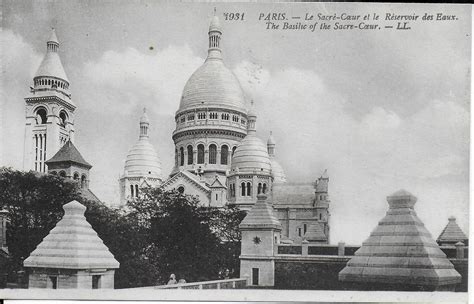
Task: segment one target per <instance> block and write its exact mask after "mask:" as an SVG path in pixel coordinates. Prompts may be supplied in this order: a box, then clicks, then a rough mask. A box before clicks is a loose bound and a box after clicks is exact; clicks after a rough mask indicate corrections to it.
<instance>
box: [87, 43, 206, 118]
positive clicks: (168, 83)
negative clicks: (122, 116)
mask: <svg viewBox="0 0 474 304" xmlns="http://www.w3.org/2000/svg"><path fill="white" fill-rule="evenodd" d="M202 62H203V59H202V58H200V57H197V56H195V55H194V54H193V53H192V51H191V49H190V48H189V46H187V45H184V46H173V45H172V46H168V47H167V48H165V49H162V50H158V51H154V52H151V51H150V54H144V53H142V52H140V51H138V50H136V49H134V48H127V49H126V50H125V51H124V52H116V51H107V52H105V53H104V54H103V55H102V56H101V58H99V59H98V60H97V61H90V62H87V63H86V64H85V65H84V68H83V79H84V80H87V82H89V83H90V85H91V86H92V90H93V91H94V94H95V97H96V98H100V100H101V106H102V107H105V108H109V110H111V111H129V110H131V109H133V108H134V107H135V106H137V105H140V106H141V105H143V104H148V105H149V106H151V107H152V108H153V110H154V111H155V112H156V113H161V114H168V115H169V114H171V115H173V114H174V112H175V111H176V104H177V102H179V98H180V95H181V92H182V90H183V87H184V84H185V83H186V80H187V79H188V78H189V76H191V74H192V72H194V70H196V69H197V68H198V67H199V66H200V65H201V64H202ZM90 101H91V103H87V102H86V103H85V106H87V107H90V108H97V104H96V103H95V101H93V100H92V99H91V100H90Z"/></svg>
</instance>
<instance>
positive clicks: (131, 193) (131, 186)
mask: <svg viewBox="0 0 474 304" xmlns="http://www.w3.org/2000/svg"><path fill="white" fill-rule="evenodd" d="M133 194H134V191H133V185H130V197H132V198H133V196H134V195H133Z"/></svg>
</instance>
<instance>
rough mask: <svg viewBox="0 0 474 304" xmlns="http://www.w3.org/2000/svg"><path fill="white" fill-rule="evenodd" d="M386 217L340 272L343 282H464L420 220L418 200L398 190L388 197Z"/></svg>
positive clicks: (410, 283)
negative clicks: (417, 213) (416, 203)
mask: <svg viewBox="0 0 474 304" xmlns="http://www.w3.org/2000/svg"><path fill="white" fill-rule="evenodd" d="M387 201H388V203H389V206H390V207H389V210H388V211H387V214H386V216H385V217H384V218H383V219H382V220H381V221H380V222H379V224H378V226H377V227H376V228H375V229H374V230H373V231H372V233H371V234H370V236H369V238H368V239H367V240H366V241H365V242H363V243H362V247H361V248H360V249H359V250H357V251H356V253H355V256H354V257H353V258H352V259H351V260H350V261H349V262H348V263H347V266H346V267H345V268H344V269H343V270H342V271H341V272H340V273H339V279H340V280H342V281H349V282H360V283H386V284H405V285H407V284H408V285H417V286H420V285H424V286H434V287H437V286H441V285H452V284H457V283H459V282H461V275H460V274H459V273H458V272H457V271H456V270H455V269H454V266H453V265H452V264H451V262H450V261H449V260H448V259H447V258H446V255H445V254H444V253H443V251H441V249H440V248H439V247H438V244H437V243H436V242H435V241H434V240H433V238H432V237H431V234H430V233H429V232H428V230H427V229H426V228H425V226H424V224H423V223H422V222H421V220H420V219H419V218H418V217H417V215H416V212H415V210H414V209H413V206H414V205H415V202H416V197H415V196H413V195H412V194H410V193H409V192H407V191H404V190H403V191H398V192H396V193H394V194H393V195H391V196H389V197H387Z"/></svg>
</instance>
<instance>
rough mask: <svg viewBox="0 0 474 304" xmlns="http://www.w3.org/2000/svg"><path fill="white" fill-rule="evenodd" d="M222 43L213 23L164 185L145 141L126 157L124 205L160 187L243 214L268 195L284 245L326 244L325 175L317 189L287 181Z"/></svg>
mask: <svg viewBox="0 0 474 304" xmlns="http://www.w3.org/2000/svg"><path fill="white" fill-rule="evenodd" d="M222 38H223V31H222V27H221V25H220V23H219V19H218V18H217V16H214V17H213V18H212V20H211V23H210V26H209V31H208V39H209V48H208V55H207V59H206V60H205V62H204V63H203V65H202V66H201V67H199V68H198V69H197V70H196V71H195V72H194V73H193V74H192V75H191V77H190V78H189V80H188V81H187V83H186V85H185V86H184V89H183V93H182V97H181V100H180V103H179V107H178V110H177V111H176V115H175V120H176V129H175V131H174V132H173V134H172V139H173V141H174V144H175V160H174V161H175V164H174V168H173V169H172V172H171V173H170V175H169V178H168V179H165V180H164V181H163V182H162V183H161V175H160V174H161V166H159V165H158V164H159V159H158V157H157V156H156V153H155V152H154V149H153V148H152V146H151V144H150V143H149V142H148V137H146V148H140V149H134V148H132V149H131V150H130V151H131V152H129V156H127V163H126V165H125V170H124V172H125V173H124V175H123V176H122V177H121V179H120V191H121V201H122V203H125V201H126V200H127V199H130V198H132V197H133V196H134V194H135V196H136V195H137V193H138V191H140V190H139V189H140V187H142V185H144V184H146V185H157V184H161V186H162V187H164V188H165V189H168V190H169V189H177V190H178V191H180V192H184V193H186V194H190V195H194V196H197V197H198V198H199V200H200V202H201V203H202V204H203V205H204V206H214V207H224V206H226V205H237V206H239V208H241V209H243V210H247V211H248V210H250V209H251V208H252V206H253V205H254V204H255V203H256V201H257V196H258V195H259V194H265V195H266V196H268V197H269V199H271V201H272V202H274V204H273V208H274V210H275V214H276V216H277V217H278V220H279V221H280V222H281V224H282V232H281V234H282V236H281V238H282V241H283V242H302V241H303V240H305V239H306V240H307V241H309V242H318V243H327V242H328V241H329V218H330V214H329V211H328V210H329V197H328V182H329V178H328V177H327V174H326V173H325V174H324V175H323V176H321V177H320V178H319V179H318V180H317V182H316V185H315V184H314V183H307V184H295V183H290V182H288V181H287V178H286V175H285V172H284V169H283V168H282V166H281V165H280V164H279V163H278V161H277V158H276V156H275V147H276V141H275V139H274V137H273V134H270V137H269V138H268V141H267V144H266V145H265V144H264V142H263V141H262V140H261V139H260V138H259V137H258V136H257V125H256V122H257V115H256V113H253V111H252V110H251V109H249V102H248V100H247V99H246V97H245V94H244V92H243V90H242V87H241V85H240V83H239V80H238V79H237V77H236V76H235V75H234V74H233V73H232V71H231V70H230V69H229V68H227V67H226V66H225V63H224V60H223V50H222V44H221V41H222ZM147 122H148V120H147ZM140 140H142V138H141V137H140ZM140 140H139V143H140ZM137 145H138V144H137ZM134 147H135V146H134ZM132 151H133V153H132ZM132 155H133V158H134V161H136V162H137V163H140V164H141V165H140V169H139V170H136V171H135V172H134V174H133V176H132V174H131V162H129V159H130V157H131V156H132ZM134 166H135V165H134ZM158 169H159V170H158ZM150 174H152V176H153V178H154V180H153V182H151V180H150V177H151V175H150ZM153 174H154V175H153Z"/></svg>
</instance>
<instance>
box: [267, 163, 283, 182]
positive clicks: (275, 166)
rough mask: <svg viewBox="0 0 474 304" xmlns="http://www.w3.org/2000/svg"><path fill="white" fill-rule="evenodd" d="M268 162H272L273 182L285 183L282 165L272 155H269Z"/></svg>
mask: <svg viewBox="0 0 474 304" xmlns="http://www.w3.org/2000/svg"><path fill="white" fill-rule="evenodd" d="M270 163H271V164H272V176H273V183H286V174H285V171H284V170H283V167H282V166H281V165H280V164H279V163H278V161H277V160H276V159H275V158H274V157H270Z"/></svg>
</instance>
